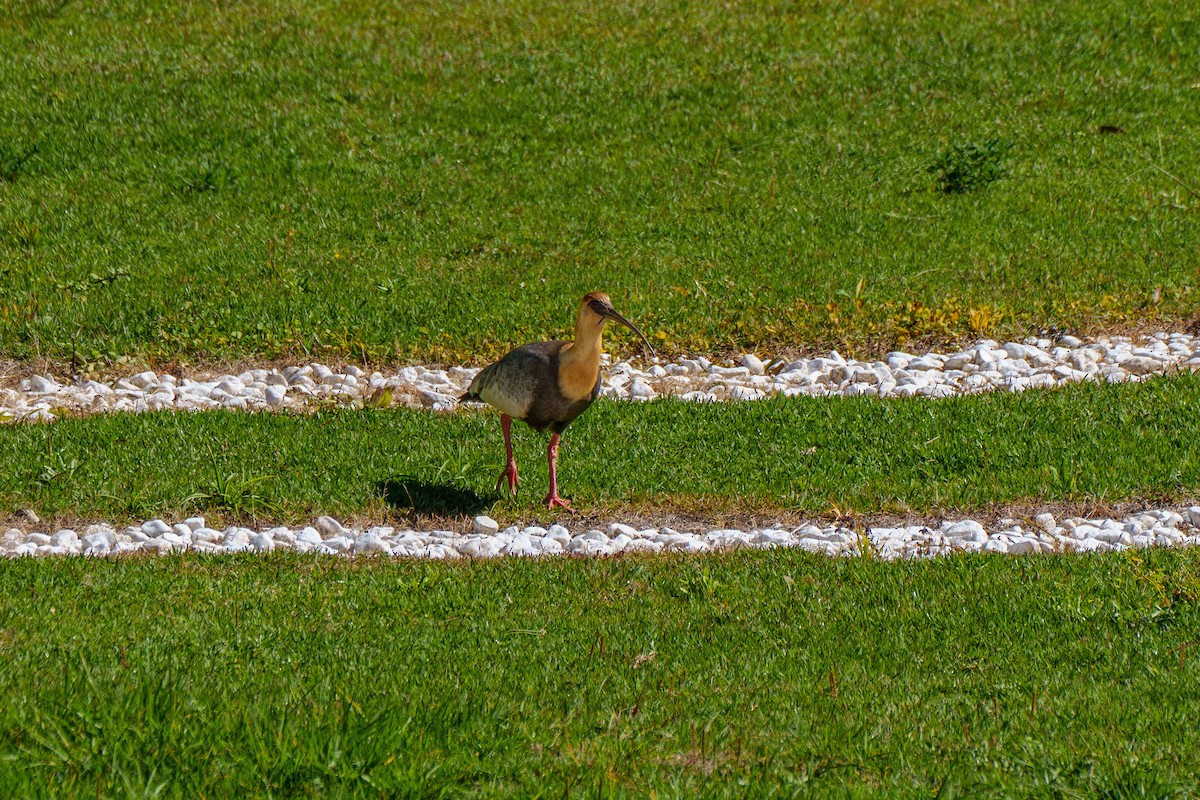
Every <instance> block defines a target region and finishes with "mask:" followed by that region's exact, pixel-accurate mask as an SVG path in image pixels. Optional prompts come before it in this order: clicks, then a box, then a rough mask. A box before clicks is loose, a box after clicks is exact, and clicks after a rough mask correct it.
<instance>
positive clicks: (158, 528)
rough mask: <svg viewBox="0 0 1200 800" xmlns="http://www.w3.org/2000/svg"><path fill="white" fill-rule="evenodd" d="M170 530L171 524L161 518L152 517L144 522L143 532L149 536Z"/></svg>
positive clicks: (159, 534)
mask: <svg viewBox="0 0 1200 800" xmlns="http://www.w3.org/2000/svg"><path fill="white" fill-rule="evenodd" d="M169 530H171V526H170V525H168V524H167V523H165V522H163V521H162V520H161V519H152V520H149V521H148V522H143V523H142V533H144V534H146V535H147V536H151V537H154V536H161V535H163V534H164V533H166V532H167V531H169Z"/></svg>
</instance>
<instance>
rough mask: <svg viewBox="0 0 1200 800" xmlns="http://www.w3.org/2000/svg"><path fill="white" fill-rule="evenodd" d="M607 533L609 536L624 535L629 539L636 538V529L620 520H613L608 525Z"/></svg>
mask: <svg viewBox="0 0 1200 800" xmlns="http://www.w3.org/2000/svg"><path fill="white" fill-rule="evenodd" d="M608 535H609V537H614V536H621V535H625V536H628V537H629V538H631V539H636V538H638V530H637V528H634V527H633V526H631V525H626V524H624V523H622V522H613V523H610V524H609V526H608Z"/></svg>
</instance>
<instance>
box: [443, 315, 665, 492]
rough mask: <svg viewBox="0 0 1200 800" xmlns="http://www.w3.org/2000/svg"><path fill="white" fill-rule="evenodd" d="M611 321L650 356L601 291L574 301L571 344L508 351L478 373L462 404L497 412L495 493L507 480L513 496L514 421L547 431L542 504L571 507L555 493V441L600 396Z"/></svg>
mask: <svg viewBox="0 0 1200 800" xmlns="http://www.w3.org/2000/svg"><path fill="white" fill-rule="evenodd" d="M609 320H615V321H616V322H619V323H620V324H622V325H624V326H625V327H627V328H629V329H630V330H631V331H633V332H634V333H636V334H637V335H638V337H639V338H640V339H641V340H642V343H643V344H644V345H645V346H646V349H648V350H649V351H650V353H651V355H653V354H654V348H653V347H651V346H650V342H649V341H647V340H646V337H645V336H644V335H643V334H642V332H641V331H640V330H638V328H637V326H636V325H634V324H633V323H632V322H630V321H629V320H627V319H625V317H623V316H622V315H621V314H620V313H618V311H617V310H616V309H615V308H613V305H612V300H611V299H610V298H609V296H608V295H607V294H605V293H604V292H589V293H588V294H585V295H584V296H583V299H582V300H581V301H580V302H579V315H578V317H577V318H576V320H575V338H574V340H572V341H569V342H567V341H549V342H534V343H532V344H526V345H522V346H521V347H517V348H515V349H513V350H510V351H509V352H508V354H507V355H505V356H504V357H502V358H501V359H500V360H499V361H496V362H495V363H493V364H490V365H488V366H486V367H484V368H483V369H481V370H480V371H479V373H478V374H477V375H476V376H475V378H474V380H472V381H471V385H470V387H469V388H468V389H467V391H466V393H465V394H463V395H462V397H460V398H459V400H460V401H463V400H482V401H483V402H485V403H487V404H488V405H490V406H492V407H493V408H495V409H497V410H498V411H499V412H500V429H501V430H502V431H503V432H504V449H505V452H506V455H507V461H506V463H505V465H504V471H503V472H501V473H500V478H499V480H497V481H496V491H497V492H500V491H501V487H502V486H503V485H504V483H505V482H506V481H507V483H508V490H509V493H510V494H512V495H515V494H516V493H517V484H518V482H519V481H518V480H517V462H516V460H515V459H514V458H513V449H512V438H511V434H510V428H511V426H512V421H513V420H514V419H519V420H521V421H522V422H524V423H525V424H526V425H528V426H529V427H531V428H533V429H534V430H535V431H544V430H546V429H547V428H549V429H550V431H551V435H550V444H549V446H548V447H547V448H546V462H547V464H548V465H549V471H550V492H549V493H548V494H547V495H546V497H545V499H543V500H542V502H543V503H545V504H546V508H547V509H548V510H552V509H554V508H556V507H557V508H565V509H570V507H571V503H570V501H569V500H564V499H563V498H562V497H559V494H558V476H557V472H556V467H557V464H558V443H559V441H560V440H561V438H562V434H563V431H564V430H566V427H567V426H568V425H570V424H571V421H572V420H574V419H575V418H576V417H578V416H579V415H580V414H582V413H583V412H584V411H586V410H587V408H588V406H590V405H591V404H592V402H593V401H594V400H595V399H596V397H597V395H599V394H600V353H601V347H602V343H601V337H602V336H603V334H604V326H605V325H606V324H607V323H608V321H609Z"/></svg>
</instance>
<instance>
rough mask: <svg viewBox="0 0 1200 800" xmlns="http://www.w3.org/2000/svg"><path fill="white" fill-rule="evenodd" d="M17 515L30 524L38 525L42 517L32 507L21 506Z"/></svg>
mask: <svg viewBox="0 0 1200 800" xmlns="http://www.w3.org/2000/svg"><path fill="white" fill-rule="evenodd" d="M17 516H18V517H20V518H21V519H23V520H24V521H25V522H28V523H29V524H30V525H40V524H41V522H42V518H41V517H39V516H38V515H37V512H36V511H34V510H33V509H32V508H22V509H21V510H20V511H18V512H17Z"/></svg>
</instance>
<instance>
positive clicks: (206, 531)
mask: <svg viewBox="0 0 1200 800" xmlns="http://www.w3.org/2000/svg"><path fill="white" fill-rule="evenodd" d="M224 539H225V534H223V533H221V532H220V531H215V530H213V529H212V528H205V527H204V526H201V527H199V528H196V529H195V530H193V531H192V542H193V543H195V542H210V543H212V542H221V541H224Z"/></svg>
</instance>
